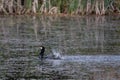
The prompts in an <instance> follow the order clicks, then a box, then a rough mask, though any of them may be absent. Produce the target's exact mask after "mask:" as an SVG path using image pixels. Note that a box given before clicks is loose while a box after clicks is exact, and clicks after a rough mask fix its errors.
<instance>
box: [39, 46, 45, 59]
mask: <svg viewBox="0 0 120 80" xmlns="http://www.w3.org/2000/svg"><path fill="white" fill-rule="evenodd" d="M40 49H41V52H40V53H39V58H40V59H41V60H43V58H44V52H45V47H44V46H41V47H40Z"/></svg>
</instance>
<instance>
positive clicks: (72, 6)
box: [0, 0, 120, 15]
mask: <svg viewBox="0 0 120 80" xmlns="http://www.w3.org/2000/svg"><path fill="white" fill-rule="evenodd" d="M16 4H17V5H16ZM18 4H19V5H18ZM18 11H19V14H25V13H30V14H31V12H32V13H34V14H36V13H39V12H40V13H47V14H58V13H64V14H77V15H79V14H82V15H85V14H92V13H95V14H97V15H104V14H106V13H107V12H110V13H114V12H117V13H120V0H0V13H4V14H12V13H13V14H14V13H18Z"/></svg>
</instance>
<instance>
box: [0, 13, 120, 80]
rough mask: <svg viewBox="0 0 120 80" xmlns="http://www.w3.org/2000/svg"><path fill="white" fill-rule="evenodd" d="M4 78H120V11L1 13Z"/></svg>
mask: <svg viewBox="0 0 120 80" xmlns="http://www.w3.org/2000/svg"><path fill="white" fill-rule="evenodd" d="M41 45H43V46H45V48H46V49H45V55H49V54H52V53H54V54H60V55H61V56H62V59H45V60H43V61H41V60H40V59H39V58H38V55H39V52H40V46H41ZM0 79H3V80H10V79H11V80H120V16H78V17H68V16H64V17H60V16H56V15H55V16H1V17H0Z"/></svg>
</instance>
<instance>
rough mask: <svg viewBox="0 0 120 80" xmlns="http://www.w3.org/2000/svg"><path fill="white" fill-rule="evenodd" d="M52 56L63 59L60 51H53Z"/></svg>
mask: <svg viewBox="0 0 120 80" xmlns="http://www.w3.org/2000/svg"><path fill="white" fill-rule="evenodd" d="M52 55H53V57H54V58H55V59H62V55H61V53H60V52H59V51H58V50H55V49H52Z"/></svg>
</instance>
